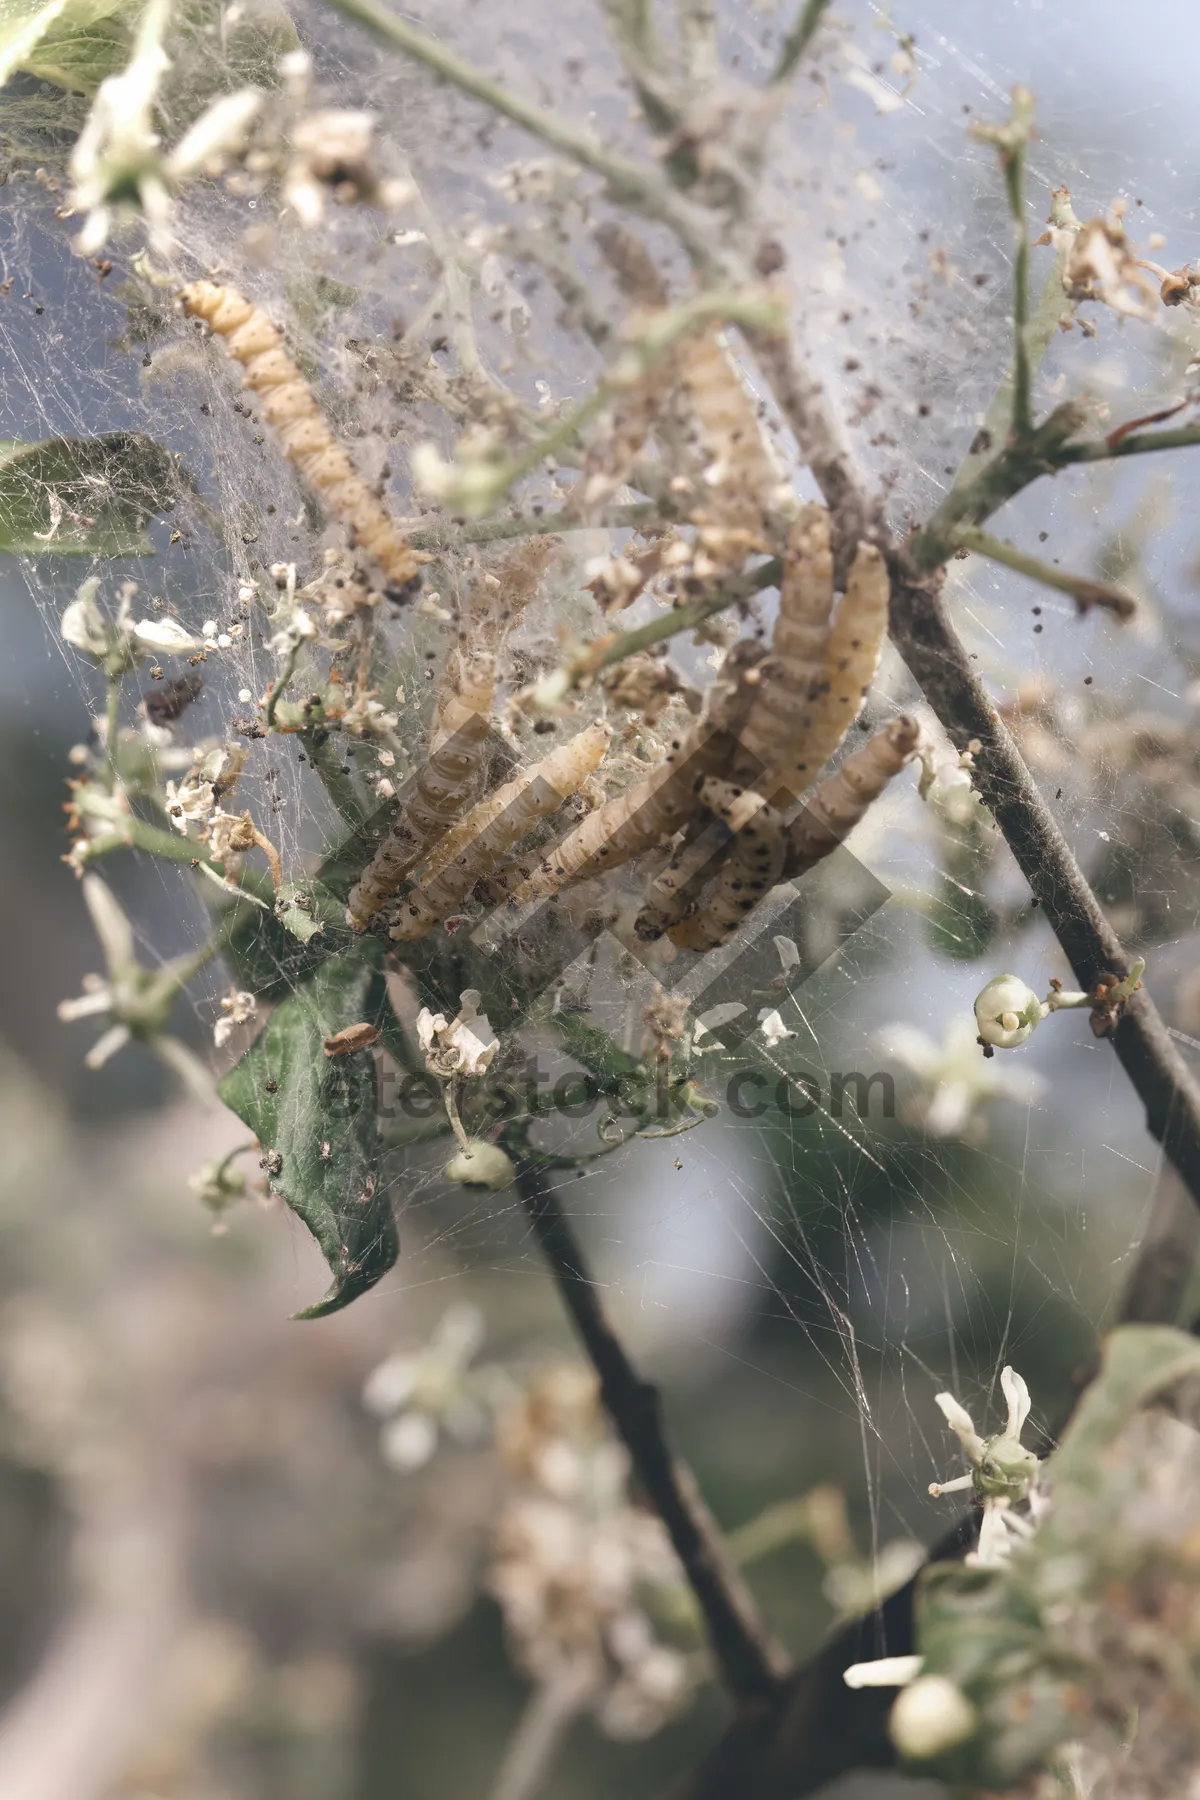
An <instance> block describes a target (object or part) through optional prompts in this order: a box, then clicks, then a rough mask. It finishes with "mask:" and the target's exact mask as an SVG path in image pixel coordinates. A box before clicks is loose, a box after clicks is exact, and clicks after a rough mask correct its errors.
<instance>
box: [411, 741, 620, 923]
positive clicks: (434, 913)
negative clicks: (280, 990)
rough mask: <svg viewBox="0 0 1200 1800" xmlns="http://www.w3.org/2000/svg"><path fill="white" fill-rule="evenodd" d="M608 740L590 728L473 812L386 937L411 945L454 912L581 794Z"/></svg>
mask: <svg viewBox="0 0 1200 1800" xmlns="http://www.w3.org/2000/svg"><path fill="white" fill-rule="evenodd" d="M611 737H612V730H611V728H610V727H609V726H607V725H589V726H588V727H587V728H586V729H585V730H584V731H581V732H580V733H579V735H578V736H577V737H574V738H572V739H571V741H570V743H568V744H561V745H559V746H558V748H557V749H555V750H552V751H550V753H549V755H548V756H544V757H542V759H541V760H540V761H539V762H536V763H534V764H533V765H532V767H531V768H528V769H526V770H525V771H524V773H523V774H521V775H518V776H516V777H515V778H514V779H513V780H512V781H509V782H506V783H505V784H504V786H503V787H500V788H497V789H496V791H495V792H494V793H492V794H489V795H488V796H487V798H486V799H484V800H481V801H480V803H479V805H478V806H475V807H473V808H472V810H471V811H470V812H469V813H468V814H467V816H466V818H465V819H462V820H460V821H459V823H458V825H457V826H456V827H455V828H454V830H453V831H452V832H451V833H450V834H449V839H448V841H447V842H448V844H452V845H453V846H454V849H453V853H452V854H451V855H449V856H447V855H445V854H444V849H445V847H446V846H443V845H439V846H438V849H437V852H436V853H435V854H436V864H435V865H434V866H433V867H432V869H431V867H430V866H429V865H427V866H426V868H425V869H424V870H423V871H422V875H421V880H420V882H419V884H418V885H417V886H416V887H415V888H414V889H413V890H412V892H411V893H409V894H407V895H406V896H405V898H404V900H403V901H402V902H401V904H400V908H399V912H398V916H397V919H396V922H395V923H394V924H393V925H392V928H391V933H390V935H391V936H392V937H393V938H396V939H399V940H400V941H402V942H411V941H412V940H413V939H415V938H420V937H424V935H425V933H426V932H427V931H429V930H430V929H431V927H432V926H434V925H436V924H438V922H439V921H440V920H442V919H444V918H445V917H446V916H447V914H448V913H450V912H452V911H453V909H454V908H455V906H457V905H458V903H459V901H460V900H461V899H462V898H463V896H464V895H465V894H467V893H469V892H470V890H471V888H473V887H474V886H475V884H476V882H477V881H479V880H480V879H481V878H482V877H483V876H485V875H488V874H490V873H491V871H492V870H493V869H494V868H495V867H496V866H497V864H498V863H500V862H501V861H502V859H503V858H504V857H505V856H506V855H507V853H508V851H509V850H510V849H511V848H512V846H513V845H514V844H515V843H518V842H519V841H520V839H521V838H523V837H524V836H525V834H526V833H527V832H528V831H530V830H531V829H532V828H533V826H534V825H536V824H537V822H538V820H539V819H544V818H546V817H547V815H548V814H550V813H552V812H556V811H557V810H558V808H559V807H560V806H561V805H562V804H563V802H564V801H565V800H569V799H570V798H571V796H572V794H577V793H578V792H579V790H580V788H581V787H582V786H583V785H584V783H585V782H586V781H587V779H588V776H589V775H591V774H593V773H594V771H595V770H596V769H597V768H598V767H599V765H600V763H601V761H602V760H603V757H604V754H605V751H606V750H607V749H608V744H609V740H610V739H611Z"/></svg>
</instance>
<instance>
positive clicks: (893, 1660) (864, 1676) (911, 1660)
mask: <svg viewBox="0 0 1200 1800" xmlns="http://www.w3.org/2000/svg"><path fill="white" fill-rule="evenodd" d="M923 1660H924V1659H923V1658H922V1657H920V1656H877V1657H876V1658H875V1661H874V1662H861V1663H851V1664H850V1667H849V1668H848V1669H845V1670H843V1672H842V1680H843V1681H844V1682H845V1684H846V1686H847V1687H848V1688H865V1687H904V1686H905V1684H906V1683H907V1682H910V1681H914V1680H915V1679H916V1677H917V1676H918V1675H919V1674H920V1673H921V1663H922V1661H923Z"/></svg>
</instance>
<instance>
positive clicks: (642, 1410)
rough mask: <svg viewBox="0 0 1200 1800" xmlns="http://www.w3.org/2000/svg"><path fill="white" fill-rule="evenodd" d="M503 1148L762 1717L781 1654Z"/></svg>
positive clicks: (514, 1139) (730, 1676)
mask: <svg viewBox="0 0 1200 1800" xmlns="http://www.w3.org/2000/svg"><path fill="white" fill-rule="evenodd" d="M508 1148H509V1150H510V1153H511V1154H512V1155H513V1157H514V1160H515V1161H516V1165H517V1175H516V1185H517V1192H518V1194H519V1195H520V1197H521V1204H522V1206H523V1207H524V1209H525V1212H526V1215H527V1217H528V1219H529V1222H530V1224H531V1226H532V1227H533V1232H534V1236H535V1237H536V1238H537V1241H538V1245H539V1247H540V1249H541V1252H542V1254H543V1256H544V1257H545V1259H546V1261H547V1263H548V1264H549V1267H550V1270H551V1273H552V1274H553V1276H554V1279H555V1281H556V1282H557V1284H558V1289H559V1292H560V1294H561V1295H562V1299H563V1303H564V1305H565V1306H566V1308H567V1311H568V1312H569V1313H570V1315H571V1318H572V1319H573V1321H574V1323H575V1328H576V1330H577V1331H578V1333H579V1335H580V1337H581V1338H582V1340H583V1346H584V1349H585V1350H586V1351H587V1353H588V1356H589V1357H590V1359H591V1362H592V1366H593V1367H594V1368H595V1370H596V1373H597V1375H598V1376H599V1378H600V1398H601V1400H602V1401H603V1403H604V1406H605V1409H606V1410H607V1412H608V1414H609V1417H610V1418H611V1419H612V1422H613V1424H614V1426H615V1427H616V1430H617V1433H618V1435H619V1437H620V1438H621V1441H622V1443H623V1444H624V1445H625V1448H626V1449H627V1450H628V1452H629V1455H630V1458H631V1460H632V1462H633V1467H634V1469H635V1471H636V1473H637V1477H638V1480H639V1481H640V1482H641V1484H642V1486H643V1488H644V1489H645V1491H646V1495H647V1497H648V1499H649V1500H650V1501H651V1503H652V1504H653V1506H654V1508H655V1510H656V1511H657V1512H658V1514H659V1517H660V1518H661V1519H662V1522H663V1524H664V1525H665V1526H666V1528H667V1531H668V1533H669V1535H670V1538H671V1542H672V1544H673V1545H674V1547H675V1553H676V1555H677V1556H678V1558H679V1560H680V1562H681V1563H682V1564H683V1569H684V1573H685V1574H686V1576H687V1578H688V1581H689V1582H690V1583H691V1586H692V1590H693V1592H694V1593H695V1596H696V1599H697V1601H698V1602H699V1605H700V1609H701V1611H702V1612H703V1614H704V1618H705V1621H706V1623H707V1626H708V1632H709V1637H710V1640H711V1643H712V1651H713V1656H714V1658H715V1659H716V1662H717V1665H718V1667H719V1669H720V1671H721V1675H722V1677H723V1679H724V1681H725V1684H726V1686H727V1687H728V1689H729V1691H730V1693H731V1694H732V1695H733V1696H734V1698H735V1699H736V1700H738V1701H741V1702H742V1703H743V1707H744V1708H745V1709H747V1716H754V1717H761V1715H762V1712H763V1708H764V1706H766V1705H769V1704H770V1703H771V1702H772V1701H773V1700H774V1698H775V1696H776V1695H777V1694H778V1692H779V1690H780V1686H781V1683H782V1680H783V1677H784V1675H785V1674H786V1671H787V1667H788V1664H787V1658H786V1656H785V1654H784V1652H783V1650H782V1648H781V1647H780V1646H779V1645H778V1644H777V1643H776V1642H775V1641H774V1639H773V1638H772V1637H771V1635H770V1633H769V1632H768V1631H767V1629H766V1627H765V1626H764V1625H763V1623H762V1621H761V1619H760V1618H759V1617H758V1612H757V1609H756V1607H755V1605H754V1601H753V1599H752V1597H751V1595H750V1592H749V1590H748V1588H747V1587H746V1585H745V1583H744V1582H743V1580H742V1578H741V1576H740V1575H739V1573H738V1571H737V1569H736V1568H735V1566H734V1564H733V1562H732V1560H731V1559H730V1556H729V1553H728V1551H727V1549H726V1547H725V1544H724V1542H723V1540H722V1537H721V1533H720V1529H719V1527H718V1526H717V1523H716V1521H715V1520H714V1518H713V1516H712V1514H711V1513H710V1512H709V1510H708V1507H707V1506H706V1505H705V1502H704V1500H703V1498H702V1496H701V1494H700V1490H699V1488H698V1487H697V1485H696V1480H695V1477H694V1476H693V1474H692V1472H691V1470H690V1469H689V1468H688V1467H687V1465H686V1464H685V1463H682V1462H680V1461H679V1459H678V1458H677V1457H676V1456H675V1455H674V1453H673V1452H672V1450H671V1448H670V1445H669V1444H668V1442H667V1439H666V1434H665V1430H664V1427H663V1420H662V1411H661V1406H660V1402H659V1394H658V1389H657V1388H656V1387H655V1386H654V1385H653V1383H652V1382H649V1381H646V1380H645V1379H644V1378H643V1377H642V1376H641V1375H640V1374H639V1372H638V1370H637V1369H636V1368H635V1367H634V1365H633V1363H632V1362H631V1361H630V1359H629V1357H628V1356H627V1354H626V1352H625V1348H624V1346H623V1345H622V1343H621V1340H620V1338H619V1337H618V1336H617V1333H616V1331H615V1329H614V1327H613V1324H612V1321H611V1320H610V1318H609V1317H608V1314H607V1313H606V1311H605V1309H604V1306H603V1303H602V1301H601V1298H600V1290H599V1287H598V1286H597V1283H596V1278H595V1276H594V1275H593V1273H592V1271H591V1269H590V1267H589V1265H588V1261H587V1258H586V1256H585V1255H584V1252H583V1248H582V1246H581V1245H580V1243H579V1241H578V1239H577V1238H576V1236H575V1232H574V1229H573V1227H572V1225H571V1222H570V1220H569V1219H568V1217H567V1215H566V1213H565V1212H564V1211H563V1208H562V1206H561V1205H560V1203H559V1199H558V1195H557V1194H556V1193H555V1191H554V1189H553V1187H552V1186H551V1185H550V1182H549V1181H548V1180H547V1172H546V1170H545V1168H544V1167H543V1164H542V1160H541V1158H540V1156H539V1154H538V1152H537V1151H536V1150H534V1149H532V1148H531V1147H530V1145H529V1144H528V1143H527V1142H525V1141H523V1139H522V1137H521V1136H520V1134H518V1133H516V1132H510V1133H509V1134H508Z"/></svg>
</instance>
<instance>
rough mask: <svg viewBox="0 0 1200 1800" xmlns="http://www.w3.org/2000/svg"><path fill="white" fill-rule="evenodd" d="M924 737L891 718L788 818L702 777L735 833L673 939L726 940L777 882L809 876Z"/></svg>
mask: <svg viewBox="0 0 1200 1800" xmlns="http://www.w3.org/2000/svg"><path fill="white" fill-rule="evenodd" d="M920 736H921V731H920V726H919V725H918V723H917V721H916V720H915V719H913V718H911V717H909V716H908V715H907V714H902V715H901V716H900V717H899V718H897V719H893V720H892V721H891V722H890V723H889V724H887V725H885V726H884V727H883V729H882V730H881V731H877V732H876V733H875V734H874V736H873V737H871V738H868V740H867V742H866V743H865V744H864V745H863V746H862V748H861V749H860V750H856V751H855V752H854V754H853V756H848V757H847V758H846V760H845V762H844V763H843V764H842V766H841V768H840V769H838V770H837V771H836V773H834V774H833V775H830V776H829V777H828V779H827V780H826V781H823V782H822V783H821V785H820V787H818V788H817V790H816V792H815V793H814V794H813V795H812V797H811V799H810V800H809V801H808V802H807V804H806V805H805V807H804V809H803V811H802V812H800V813H798V814H797V815H796V817H795V818H794V819H792V820H791V821H790V823H787V824H785V822H784V820H783V817H782V815H781V814H780V813H779V811H778V810H777V809H776V808H775V807H773V806H768V805H767V803H766V802H765V801H764V800H763V798H762V796H761V794H756V793H754V792H753V791H752V790H748V789H743V788H738V787H735V786H733V785H731V784H730V783H728V782H725V781H719V780H710V781H707V782H705V783H704V786H703V788H702V789H701V796H702V798H703V799H704V801H705V803H706V804H707V805H708V806H709V807H710V808H711V809H712V811H713V812H715V813H716V815H717V817H718V818H719V819H721V820H722V821H723V823H724V824H725V826H726V827H727V829H728V830H729V831H730V832H731V833H732V834H733V835H732V837H731V840H730V844H729V848H728V850H727V851H726V852H725V857H724V860H723V862H722V863H721V866H720V868H719V869H718V870H717V874H716V878H715V880H714V882H713V884H712V886H711V888H710V889H709V892H708V894H707V896H706V898H705V899H704V900H703V901H702V902H701V903H700V904H698V905H697V906H696V907H695V909H694V910H693V911H692V912H691V913H690V914H688V916H686V917H684V918H678V917H676V918H675V919H673V920H671V921H670V922H668V923H667V924H666V926H665V929H666V933H667V936H668V937H669V938H670V940H671V942H672V943H673V944H674V945H676V946H677V948H679V949H681V950H695V951H705V950H715V949H718V948H719V947H720V945H722V944H725V943H728V941H729V939H730V938H731V937H732V936H733V935H734V933H735V932H736V931H737V930H738V929H739V927H740V926H741V925H742V924H744V922H745V921H746V919H747V918H748V917H749V915H750V913H751V912H753V910H754V908H755V907H756V906H757V905H758V904H759V902H760V901H761V900H763V899H764V898H765V897H766V895H767V894H768V893H769V892H770V890H771V889H772V888H773V887H774V886H775V885H776V883H777V882H779V881H781V880H791V879H793V878H795V877H796V876H798V875H804V874H806V873H807V872H808V870H809V869H811V868H813V867H815V865H816V864H817V863H819V862H821V861H823V860H824V858H825V857H827V856H828V855H830V854H831V852H832V851H833V850H835V849H836V848H837V846H838V845H839V844H840V843H842V842H843V841H844V839H845V838H847V837H848V836H849V834H850V832H851V831H852V830H853V829H854V827H855V826H856V825H857V824H858V823H859V821H860V820H861V819H862V817H863V815H864V814H865V813H866V811H867V809H868V807H869V806H871V804H872V803H873V802H874V801H875V800H877V799H878V798H879V796H880V794H882V793H883V791H884V789H885V788H886V787H887V785H888V783H889V782H890V781H891V780H892V778H893V777H894V776H896V775H898V774H899V773H900V771H901V769H902V768H903V767H904V765H905V763H907V762H908V761H909V760H910V758H911V757H913V756H914V755H915V754H916V751H917V748H918V745H919V742H920ZM710 866H711V865H710Z"/></svg>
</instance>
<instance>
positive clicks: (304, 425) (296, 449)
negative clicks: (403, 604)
mask: <svg viewBox="0 0 1200 1800" xmlns="http://www.w3.org/2000/svg"><path fill="white" fill-rule="evenodd" d="M179 298H180V301H181V302H182V305H183V307H184V310H185V311H186V312H188V313H190V314H192V315H193V316H194V317H196V318H199V319H204V320H205V321H206V322H207V323H208V325H209V326H210V327H211V328H212V330H213V331H214V332H215V333H216V334H217V336H218V337H220V338H222V339H223V340H224V343H225V348H226V350H227V351H228V353H229V355H230V356H232V357H234V358H235V359H236V360H237V361H238V362H240V363H241V365H242V368H243V369H244V371H245V381H246V386H247V387H248V388H249V389H250V391H251V392H252V393H253V394H254V395H255V396H256V397H257V399H258V404H259V410H260V411H261V413H262V416H263V418H264V419H265V420H266V422H267V424H268V425H270V427H271V429H272V430H273V431H274V433H275V435H276V437H277V438H278V440H279V447H280V449H281V450H282V451H283V454H284V456H285V457H286V458H287V460H288V461H289V462H290V463H293V464H294V465H295V468H296V471H297V473H298V474H299V476H300V477H301V479H302V480H303V481H304V482H305V483H306V484H307V486H308V487H310V488H311V489H312V491H313V493H314V494H315V495H316V496H317V498H318V499H319V500H321V501H322V502H323V504H324V505H325V506H326V507H327V508H328V509H329V511H330V513H331V514H332V515H333V517H334V518H335V519H337V520H338V521H339V523H340V524H342V525H344V526H345V528H346V530H347V531H348V532H349V534H350V537H351V540H352V542H353V544H354V545H355V546H356V548H358V549H360V550H361V551H362V552H363V553H364V555H365V556H367V557H368V558H369V559H370V560H371V561H372V562H373V563H374V564H375V565H376V567H377V568H378V570H379V572H380V573H381V574H382V575H383V576H384V578H385V580H386V581H387V583H388V585H389V587H390V588H392V589H394V590H395V591H396V592H398V593H400V594H404V595H408V594H411V593H413V592H414V591H415V589H416V588H417V587H418V585H419V583H420V579H421V565H422V563H425V562H428V561H429V558H428V557H427V556H423V555H421V554H420V553H419V552H418V551H416V550H414V549H413V547H412V545H411V544H410V543H409V542H408V540H407V538H406V537H405V536H404V534H403V533H402V532H401V531H398V530H397V528H396V526H395V524H394V523H393V522H392V519H391V518H390V517H389V515H388V512H387V509H386V508H385V507H384V506H383V504H382V502H381V501H380V500H378V499H377V498H376V496H375V495H374V494H373V493H372V492H371V489H370V488H369V487H368V486H367V484H366V482H365V481H364V480H363V478H362V476H361V475H359V473H358V472H357V470H356V469H355V467H354V465H353V463H352V462H351V461H350V458H349V456H348V455H347V454H346V451H345V450H344V449H343V447H342V445H341V444H339V443H338V441H337V439H336V438H335V437H334V435H333V432H332V431H331V430H330V428H329V425H328V423H327V422H326V420H325V418H324V416H323V414H322V412H321V409H320V407H319V406H318V405H317V402H316V398H315V396H314V394H313V391H312V389H311V387H310V386H309V384H308V382H307V381H306V380H305V379H304V377H303V375H302V374H301V373H300V370H299V369H298V368H297V367H296V364H295V363H294V362H293V361H292V359H291V357H290V356H289V355H288V353H287V351H286V349H285V348H284V343H283V335H282V333H281V332H280V331H279V330H278V329H277V328H276V327H275V326H274V325H273V324H272V323H271V321H270V319H269V318H268V317H267V315H266V313H265V312H263V311H262V309H261V308H260V307H257V306H253V305H252V304H251V303H250V301H249V300H247V299H246V298H245V297H244V296H243V295H241V294H239V293H238V292H237V290H236V289H235V288H231V287H227V286H224V285H222V284H219V283H217V282H215V281H193V282H191V283H189V285H188V286H187V287H185V288H184V289H183V290H182V292H181V293H180V296H179Z"/></svg>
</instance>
